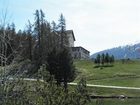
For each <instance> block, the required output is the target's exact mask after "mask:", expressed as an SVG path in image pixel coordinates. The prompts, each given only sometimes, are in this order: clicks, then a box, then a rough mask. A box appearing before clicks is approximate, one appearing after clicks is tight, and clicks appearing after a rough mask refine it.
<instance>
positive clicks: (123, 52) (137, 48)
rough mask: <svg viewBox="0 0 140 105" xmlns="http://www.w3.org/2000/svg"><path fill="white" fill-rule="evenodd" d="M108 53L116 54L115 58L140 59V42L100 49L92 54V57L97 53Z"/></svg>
mask: <svg viewBox="0 0 140 105" xmlns="http://www.w3.org/2000/svg"><path fill="white" fill-rule="evenodd" d="M102 53H108V54H109V55H114V57H115V59H127V58H130V59H140V43H135V44H130V45H125V46H119V47H114V48H111V49H106V50H103V51H99V52H97V53H94V54H92V55H91V56H90V58H96V56H97V54H102Z"/></svg>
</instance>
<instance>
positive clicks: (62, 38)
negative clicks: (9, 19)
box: [0, 10, 89, 105]
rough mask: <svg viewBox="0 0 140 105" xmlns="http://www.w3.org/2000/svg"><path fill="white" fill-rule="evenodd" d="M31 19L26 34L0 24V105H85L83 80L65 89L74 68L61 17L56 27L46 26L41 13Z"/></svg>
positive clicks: (74, 71) (87, 99)
mask: <svg viewBox="0 0 140 105" xmlns="http://www.w3.org/2000/svg"><path fill="white" fill-rule="evenodd" d="M34 16H35V17H34V23H31V22H30V21H28V25H27V26H26V29H25V30H19V31H16V26H15V24H14V23H12V24H10V23H9V24H0V82H1V83H0V104H2V105H56V104H57V105H84V104H86V103H87V101H89V96H88V94H87V90H86V82H85V80H84V79H81V81H80V82H79V85H77V86H76V87H72V89H69V87H68V82H72V81H73V80H74V79H75V77H76V68H75V66H74V64H73V59H72V57H71V49H70V48H69V47H68V46H69V42H68V37H67V35H66V22H65V18H64V16H63V14H61V15H60V17H59V19H58V24H56V22H54V21H52V22H48V21H47V20H46V19H45V14H44V12H43V11H42V10H36V11H35V14H34ZM24 78H30V79H36V80H35V81H30V80H29V81H27V80H25V79H24ZM42 81H43V82H42Z"/></svg>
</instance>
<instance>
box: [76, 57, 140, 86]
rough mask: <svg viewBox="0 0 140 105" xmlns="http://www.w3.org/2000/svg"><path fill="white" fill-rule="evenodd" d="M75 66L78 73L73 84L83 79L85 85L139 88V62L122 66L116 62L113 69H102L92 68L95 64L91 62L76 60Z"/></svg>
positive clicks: (129, 62) (119, 62) (130, 62)
mask: <svg viewBox="0 0 140 105" xmlns="http://www.w3.org/2000/svg"><path fill="white" fill-rule="evenodd" d="M75 66H76V68H77V71H78V75H77V78H76V80H75V82H76V81H79V79H80V78H81V77H84V78H85V79H86V81H87V83H90V84H95V85H114V86H126V87H140V84H139V83H140V61H139V60H137V61H136V60H135V61H128V62H126V63H124V64H122V62H121V61H117V62H115V64H114V66H113V67H105V68H103V69H100V68H94V67H95V64H94V63H93V62H92V61H86V60H76V61H75Z"/></svg>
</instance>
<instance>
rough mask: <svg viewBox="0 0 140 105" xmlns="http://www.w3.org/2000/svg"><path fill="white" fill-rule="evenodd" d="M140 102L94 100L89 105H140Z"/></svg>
mask: <svg viewBox="0 0 140 105" xmlns="http://www.w3.org/2000/svg"><path fill="white" fill-rule="evenodd" d="M139 103H140V100H139V99H126V100H120V99H113V100H112V99H105V100H103V99H98V100H92V101H91V103H89V104H88V105H139Z"/></svg>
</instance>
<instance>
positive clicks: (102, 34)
mask: <svg viewBox="0 0 140 105" xmlns="http://www.w3.org/2000/svg"><path fill="white" fill-rule="evenodd" d="M6 9H7V11H8V21H9V22H14V23H15V24H16V28H17V29H24V28H25V24H26V23H28V20H30V21H31V22H33V19H34V15H33V14H34V13H35V10H36V9H42V10H43V11H44V13H45V14H46V19H48V20H49V21H52V20H55V21H57V20H58V18H59V16H60V14H61V13H63V15H64V16H65V18H66V23H67V29H68V30H69V29H72V30H73V31H74V34H75V37H76V42H75V46H83V47H85V48H86V49H88V50H89V51H90V52H91V54H92V53H95V52H98V51H101V50H104V49H108V48H112V47H117V46H121V45H126V44H133V43H135V42H140V0H0V14H2V11H5V10H6ZM0 16H2V15H0Z"/></svg>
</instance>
